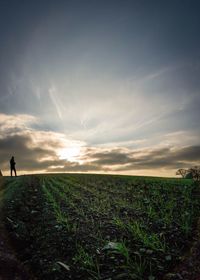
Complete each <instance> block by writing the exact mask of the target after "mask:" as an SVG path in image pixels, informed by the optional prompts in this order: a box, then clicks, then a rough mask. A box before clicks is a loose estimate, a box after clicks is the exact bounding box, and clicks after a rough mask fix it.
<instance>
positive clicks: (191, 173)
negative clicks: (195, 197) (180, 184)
mask: <svg viewBox="0 0 200 280" xmlns="http://www.w3.org/2000/svg"><path fill="white" fill-rule="evenodd" d="M176 175H181V176H182V178H185V179H193V180H195V181H200V167H198V166H194V167H192V168H189V169H184V168H180V169H178V170H177V172H176Z"/></svg>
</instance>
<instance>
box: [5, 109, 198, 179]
mask: <svg viewBox="0 0 200 280" xmlns="http://www.w3.org/2000/svg"><path fill="white" fill-rule="evenodd" d="M0 117H1V118H0V131H1V137H0V168H1V169H3V171H4V170H6V171H7V172H8V170H9V159H10V157H11V156H15V158H16V162H17V169H18V170H19V171H20V172H21V173H25V172H96V173H99V172H103V173H104V172H109V173H123V174H134V173H135V174H137V173H138V172H139V171H141V170H142V171H145V170H146V171H147V172H148V173H149V172H154V174H155V173H156V174H157V175H159V174H160V171H161V170H165V171H166V172H167V170H168V172H169V170H171V171H172V170H173V172H171V174H174V170H176V169H178V168H180V167H184V168H187V167H191V166H193V165H199V164H200V146H199V145H198V144H195V145H191V144H190V145H187V146H183V147H178V148H177V145H173V144H174V142H173V141H171V142H170V141H169V143H168V145H166V143H165V146H162V145H160V146H156V147H155V146H152V145H151V146H149V147H142V148H140V147H137V148H134V147H131V146H130V147H128V148H127V147H123V146H120V147H117V146H113V147H106V146H96V147H95V146H87V145H86V143H84V142H80V141H76V140H74V139H69V138H67V137H66V135H65V134H63V133H57V132H53V131H43V130H36V129H33V128H31V125H32V124H35V123H37V122H38V119H36V118H34V117H33V116H29V115H13V116H12V115H4V114H1V115H0ZM177 135H179V136H180V135H183V133H179V134H175V135H174V134H170V135H168V136H167V135H166V139H168V138H169V139H173V138H174V137H177ZM167 137H168V138H167ZM144 144H147V141H144ZM74 147H76V148H77V147H78V148H79V149H78V151H79V154H78V155H76V157H73V154H70V148H72V151H73V148H74ZM68 153H69V154H68Z"/></svg>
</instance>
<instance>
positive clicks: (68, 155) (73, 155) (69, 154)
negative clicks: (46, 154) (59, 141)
mask: <svg viewBox="0 0 200 280" xmlns="http://www.w3.org/2000/svg"><path fill="white" fill-rule="evenodd" d="M80 153H81V147H80V146H78V145H73V146H69V147H67V148H64V149H61V150H60V151H59V152H58V156H59V158H60V159H66V160H68V161H71V162H80V158H79V157H80Z"/></svg>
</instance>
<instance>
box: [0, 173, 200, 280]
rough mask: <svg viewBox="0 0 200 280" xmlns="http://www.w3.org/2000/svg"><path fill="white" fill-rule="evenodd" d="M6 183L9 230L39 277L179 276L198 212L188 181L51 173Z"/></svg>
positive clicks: (22, 258)
mask: <svg viewBox="0 0 200 280" xmlns="http://www.w3.org/2000/svg"><path fill="white" fill-rule="evenodd" d="M4 188H5V190H6V191H5V193H4V207H3V211H4V213H5V214H4V216H5V223H6V227H7V230H8V232H9V236H10V238H11V240H12V244H13V246H14V247H15V250H16V251H17V253H18V258H19V259H20V261H21V262H22V263H23V264H24V265H26V266H27V267H28V268H29V272H30V273H31V275H32V276H33V275H34V277H36V279H60V280H62V279H93V280H94V279H105V280H112V279H123V280H125V279H126V280H127V279H148V280H154V279H163V277H165V279H175V278H173V275H175V274H173V273H172V272H173V271H174V268H175V267H176V266H177V265H178V264H179V263H180V261H181V259H182V256H183V255H184V254H185V252H187V250H188V248H189V247H190V245H191V241H192V237H193V236H194V234H195V230H196V224H197V218H198V215H199V210H200V202H199V199H198V196H197V193H198V188H199V187H198V186H197V185H195V184H194V183H193V182H192V180H189V179H188V180H184V179H164V178H151V177H132V176H114V175H113V176H111V175H89V174H88V175H86V174H54V175H53V174H52V175H51V174H49V175H34V176H20V177H18V178H5V179H4ZM170 277H171V278H170Z"/></svg>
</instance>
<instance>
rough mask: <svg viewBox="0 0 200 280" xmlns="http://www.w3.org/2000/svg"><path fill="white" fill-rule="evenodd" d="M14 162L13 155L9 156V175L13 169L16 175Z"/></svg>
mask: <svg viewBox="0 0 200 280" xmlns="http://www.w3.org/2000/svg"><path fill="white" fill-rule="evenodd" d="M15 164H16V162H15V158H14V157H11V160H10V175H11V176H12V172H13V171H14V172H15V176H17V172H16V168H15Z"/></svg>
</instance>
